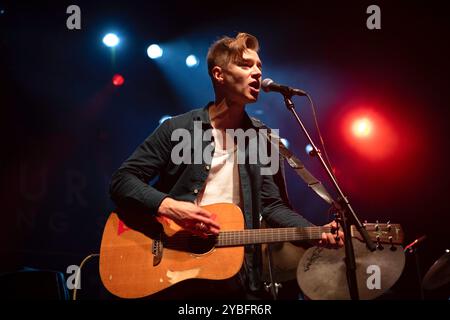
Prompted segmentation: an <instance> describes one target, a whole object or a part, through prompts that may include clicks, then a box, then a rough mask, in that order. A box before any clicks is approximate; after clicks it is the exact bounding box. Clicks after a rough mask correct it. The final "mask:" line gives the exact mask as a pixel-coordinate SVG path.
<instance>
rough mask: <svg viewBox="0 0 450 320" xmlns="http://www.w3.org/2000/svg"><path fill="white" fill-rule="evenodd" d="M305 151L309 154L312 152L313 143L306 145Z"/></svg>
mask: <svg viewBox="0 0 450 320" xmlns="http://www.w3.org/2000/svg"><path fill="white" fill-rule="evenodd" d="M305 151H306V153H307V154H311V151H313V147H312V145H311V144H309V143H308V144H307V145H306V147H305Z"/></svg>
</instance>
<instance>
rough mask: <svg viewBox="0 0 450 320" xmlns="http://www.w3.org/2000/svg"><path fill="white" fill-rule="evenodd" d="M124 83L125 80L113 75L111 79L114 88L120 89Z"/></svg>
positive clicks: (120, 76) (118, 75)
mask: <svg viewBox="0 0 450 320" xmlns="http://www.w3.org/2000/svg"><path fill="white" fill-rule="evenodd" d="M124 82H125V79H124V78H123V77H122V75H120V74H115V75H114V76H113V78H112V83H113V85H115V86H116V87H120V86H121V85H123V83H124Z"/></svg>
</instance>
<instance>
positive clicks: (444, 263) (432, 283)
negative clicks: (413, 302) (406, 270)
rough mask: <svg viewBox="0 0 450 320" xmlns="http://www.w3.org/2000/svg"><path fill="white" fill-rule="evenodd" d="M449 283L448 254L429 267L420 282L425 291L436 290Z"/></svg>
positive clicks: (449, 264) (449, 259) (449, 263)
mask: <svg viewBox="0 0 450 320" xmlns="http://www.w3.org/2000/svg"><path fill="white" fill-rule="evenodd" d="M449 281H450V253H449V252H446V253H444V254H443V255H442V256H441V257H440V258H439V259H438V260H436V262H435V263H434V264H433V265H432V266H431V267H430V269H429V270H428V271H427V273H426V274H425V277H424V278H423V281H422V286H423V288H424V289H426V290H434V289H437V288H439V287H441V286H443V285H445V284H447V283H448V282H449Z"/></svg>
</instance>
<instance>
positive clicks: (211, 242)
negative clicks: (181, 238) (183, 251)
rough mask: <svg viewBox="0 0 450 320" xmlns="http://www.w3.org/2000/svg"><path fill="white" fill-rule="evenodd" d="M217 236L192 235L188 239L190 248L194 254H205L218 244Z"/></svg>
mask: <svg viewBox="0 0 450 320" xmlns="http://www.w3.org/2000/svg"><path fill="white" fill-rule="evenodd" d="M216 239H217V238H216V237H213V236H209V237H208V238H201V237H199V236H195V235H193V236H191V237H190V238H189V241H188V250H189V252H192V253H194V254H204V253H207V252H209V251H211V249H212V248H214V246H215V244H216Z"/></svg>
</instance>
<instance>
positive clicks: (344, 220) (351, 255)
mask: <svg viewBox="0 0 450 320" xmlns="http://www.w3.org/2000/svg"><path fill="white" fill-rule="evenodd" d="M302 95H303V94H302ZM304 95H305V96H307V97H308V99H309V101H310V103H311V104H312V99H311V97H310V96H309V95H308V94H307V93H305V94H304ZM283 96H284V103H285V104H286V107H287V108H288V110H289V111H291V112H292V113H293V115H294V117H295V119H296V120H297V122H298V124H299V125H300V127H301V128H302V130H303V133H304V134H305V135H306V138H307V139H308V141H309V143H310V144H311V146H312V148H313V150H312V151H311V152H312V155H315V156H317V157H318V158H319V160H320V163H321V164H322V166H323V168H324V169H325V171H326V173H327V174H328V177H329V178H330V179H331V181H332V182H333V185H334V187H335V188H336V190H337V192H338V202H336V201H333V206H334V207H335V209H336V210H337V211H338V212H339V215H340V220H341V224H342V229H343V232H344V244H345V264H346V268H347V283H348V287H349V292H350V298H351V299H352V300H359V293H358V283H357V279H356V261H355V252H354V249H353V243H352V237H351V233H350V226H351V224H354V225H355V226H356V229H357V230H358V231H359V233H360V234H361V235H362V237H363V239H364V241H365V242H366V245H367V248H369V250H370V251H375V250H376V245H375V244H374V243H373V241H372V240H371V239H370V237H369V235H368V233H367V231H366V229H365V228H364V226H363V225H362V224H361V222H360V221H359V219H358V217H357V216H356V213H355V211H354V210H353V208H352V207H351V205H350V203H349V201H348V199H347V197H345V195H344V193H343V192H342V190H341V188H340V187H339V185H338V183H337V181H336V178H335V177H334V175H333V173H332V172H331V170H330V168H328V166H327V164H326V163H325V160H324V159H323V157H322V154H321V152H320V150H319V149H317V147H316V145H315V144H314V142H313V140H312V138H311V136H310V135H309V133H308V131H307V130H306V128H305V126H304V125H303V123H302V121H301V120H300V118H299V116H298V114H297V112H296V111H295V109H294V108H295V106H294V103H293V102H292V100H291V98H292V93H286V94H283Z"/></svg>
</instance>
